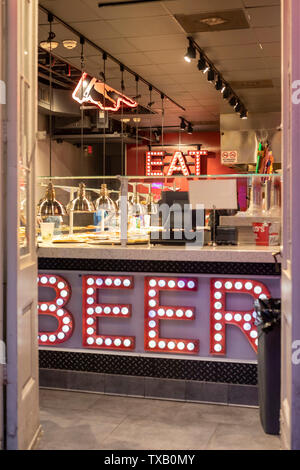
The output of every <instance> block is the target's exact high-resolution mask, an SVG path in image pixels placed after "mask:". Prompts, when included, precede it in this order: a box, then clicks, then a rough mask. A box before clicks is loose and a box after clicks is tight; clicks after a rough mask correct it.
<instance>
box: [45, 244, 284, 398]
mask: <svg viewBox="0 0 300 470" xmlns="http://www.w3.org/2000/svg"><path fill="white" fill-rule="evenodd" d="M279 249H280V248H279V247H276V246H273V247H258V246H250V245H245V246H242V245H239V246H238V247H224V246H219V247H211V246H207V247H203V248H198V247H195V248H191V247H189V248H184V247H180V246H173V247H172V246H160V245H156V246H125V247H123V246H114V247H109V246H103V247H101V246H88V245H86V244H82V245H81V244H74V245H71V244H68V245H65V246H54V245H51V244H45V243H40V245H39V248H38V257H39V330H40V332H39V344H40V384H41V386H44V387H54V388H63V389H72V390H86V391H90V392H91V391H92V392H99V393H113V394H120V395H130V396H138V397H148V398H149V397H152V398H164V399H176V400H186V401H196V402H213V403H226V404H239V405H253V406H256V405H257V363H256V350H257V328H256V325H255V310H254V299H256V298H262V299H263V298H267V297H269V296H270V297H274V298H278V297H280V257H278V258H274V256H273V254H274V253H275V252H278V251H279ZM275 261H276V262H275ZM53 293H55V296H54V295H53Z"/></svg>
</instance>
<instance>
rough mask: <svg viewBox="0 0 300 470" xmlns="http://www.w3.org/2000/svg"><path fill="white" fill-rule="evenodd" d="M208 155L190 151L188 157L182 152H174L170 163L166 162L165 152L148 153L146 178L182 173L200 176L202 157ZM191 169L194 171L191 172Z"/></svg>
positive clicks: (202, 151)
mask: <svg viewBox="0 0 300 470" xmlns="http://www.w3.org/2000/svg"><path fill="white" fill-rule="evenodd" d="M204 155H208V152H207V151H206V150H190V151H189V152H188V154H187V156H185V155H183V153H182V152H181V151H180V150H177V151H176V152H174V154H173V156H172V157H171V161H170V162H166V160H167V158H168V160H170V156H166V154H165V152H147V154H146V176H173V175H174V174H178V173H181V174H182V175H184V176H190V175H195V176H200V174H201V172H200V170H201V167H200V163H201V156H204ZM191 167H192V169H193V170H194V171H191Z"/></svg>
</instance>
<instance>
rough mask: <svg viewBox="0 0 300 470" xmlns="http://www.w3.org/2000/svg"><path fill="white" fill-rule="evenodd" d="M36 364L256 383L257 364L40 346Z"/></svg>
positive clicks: (122, 373) (104, 372) (62, 368)
mask: <svg viewBox="0 0 300 470" xmlns="http://www.w3.org/2000/svg"><path fill="white" fill-rule="evenodd" d="M39 365H40V368H41V369H58V370H70V371H82V372H96V373H99V374H112V375H126V376H129V375H130V376H134V377H153V378H161V379H178V380H190V381H191V380H196V381H200V382H215V383H227V384H239V385H257V365H256V364H249V363H236V362H216V361H195V360H185V359H164V358H153V357H149V358H148V357H140V356H118V355H108V354H92V353H80V352H70V351H49V350H40V351H39Z"/></svg>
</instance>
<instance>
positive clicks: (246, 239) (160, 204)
mask: <svg viewBox="0 0 300 470" xmlns="http://www.w3.org/2000/svg"><path fill="white" fill-rule="evenodd" d="M222 182H223V185H222ZM224 182H227V183H226V184H225V186H224ZM49 183H50V184H51V185H52V186H53V190H55V199H56V201H57V203H58V204H60V205H61V206H62V207H65V208H66V213H64V214H62V215H60V216H59V220H56V221H55V231H54V234H53V239H52V241H51V243H52V244H53V245H55V244H60V243H83V244H85V245H87V246H95V245H99V246H104V245H109V246H114V245H122V246H126V245H140V246H144V247H147V248H148V247H150V246H151V247H152V246H157V245H161V246H181V247H183V248H184V247H190V246H194V247H196V246H199V248H202V247H203V246H222V247H226V246H227V247H229V246H230V247H235V246H236V247H239V246H241V245H243V246H249V245H252V246H274V247H275V246H279V245H280V237H281V175H280V174H272V175H270V174H268V175H261V174H259V175H258V174H236V175H235V174H232V175H203V176H199V177H198V176H197V177H194V176H191V177H185V176H173V177H136V176H132V177H130V176H128V177H127V176H126V177H125V176H124V177H123V176H115V177H113V176H105V177H103V176H97V177H94V176H90V177H84V176H82V177H80V176H79V177H52V178H51V180H50V178H48V177H40V178H39V193H40V196H41V197H42V196H43V195H44V193H45V190H46V191H47V188H49ZM204 188H205V192H206V196H205V197H204V196H202V194H204V192H203V191H204ZM223 188H225V189H223ZM226 188H227V189H226ZM48 190H49V189H48ZM207 191H208V193H209V194H210V196H209V197H208V196H207ZM222 191H223V192H222ZM228 191H231V192H230V195H228ZM217 193H219V195H220V194H221V198H219V200H218V198H216V197H215V196H216V194H217ZM231 193H232V194H231ZM76 194H77V197H76ZM225 196H226V197H225ZM220 199H221V202H220ZM225 200H226V201H227V202H226V204H227V205H226V207H221V206H222V204H223V202H222V201H225ZM83 201H84V204H83ZM122 201H123V202H122ZM201 201H202V202H201ZM214 201H216V202H215V203H214ZM228 201H229V202H228ZM214 204H216V205H214ZM224 204H225V202H224ZM228 204H229V205H228ZM49 217H50V216H49ZM48 220H49V221H53V219H52V218H50V219H49V218H48ZM43 221H44V222H47V217H43ZM37 229H38V235H39V237H40V235H41V233H40V227H39V219H38V218H37ZM39 240H40V241H42V240H41V237H40V238H39Z"/></svg>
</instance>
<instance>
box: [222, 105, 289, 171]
mask: <svg viewBox="0 0 300 470" xmlns="http://www.w3.org/2000/svg"><path fill="white" fill-rule="evenodd" d="M220 132H221V152H234V153H235V155H236V162H235V163H234V164H232V163H231V164H230V166H240V165H251V164H252V165H254V164H256V161H257V152H258V146H259V143H260V142H269V144H270V147H271V150H272V152H273V157H274V163H276V164H277V166H278V164H280V163H281V113H261V114H256V113H253V114H249V116H248V119H247V120H243V119H240V118H239V117H238V116H237V115H236V114H222V115H221V116H220Z"/></svg>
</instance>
